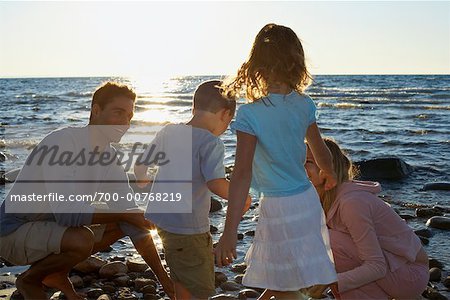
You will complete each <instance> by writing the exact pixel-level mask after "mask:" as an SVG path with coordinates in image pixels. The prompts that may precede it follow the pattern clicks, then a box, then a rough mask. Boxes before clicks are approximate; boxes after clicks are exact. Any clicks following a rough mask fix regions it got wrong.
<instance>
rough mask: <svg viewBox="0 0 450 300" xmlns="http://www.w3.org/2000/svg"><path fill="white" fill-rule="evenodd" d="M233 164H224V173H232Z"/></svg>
mask: <svg viewBox="0 0 450 300" xmlns="http://www.w3.org/2000/svg"><path fill="white" fill-rule="evenodd" d="M233 169H234V166H225V174H230V173H233Z"/></svg>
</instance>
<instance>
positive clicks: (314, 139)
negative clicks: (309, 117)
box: [306, 122, 336, 190]
mask: <svg viewBox="0 0 450 300" xmlns="http://www.w3.org/2000/svg"><path fill="white" fill-rule="evenodd" d="M306 140H307V141H308V146H309V147H310V149H311V152H312V154H313V156H314V159H315V161H316V163H317V165H318V166H319V168H320V170H321V174H320V175H321V176H322V177H324V179H325V180H326V181H325V190H330V189H332V188H333V187H334V186H335V185H336V174H335V172H334V169H333V157H332V156H331V152H330V150H329V149H328V147H327V145H325V142H324V141H323V139H322V136H321V135H320V130H319V127H318V126H317V123H316V122H314V123H312V124H311V125H309V127H308V130H307V131H306Z"/></svg>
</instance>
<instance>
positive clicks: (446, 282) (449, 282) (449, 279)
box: [442, 275, 450, 288]
mask: <svg viewBox="0 0 450 300" xmlns="http://www.w3.org/2000/svg"><path fill="white" fill-rule="evenodd" d="M442 283H443V284H444V286H445V287H446V288H450V275H449V276H447V278H445V279H444V281H443V282H442Z"/></svg>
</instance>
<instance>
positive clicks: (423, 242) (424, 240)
mask: <svg viewBox="0 0 450 300" xmlns="http://www.w3.org/2000/svg"><path fill="white" fill-rule="evenodd" d="M419 239H420V241H421V242H422V245H428V244H429V243H430V240H429V239H427V238H426V237H423V236H419Z"/></svg>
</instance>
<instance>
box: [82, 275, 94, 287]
mask: <svg viewBox="0 0 450 300" xmlns="http://www.w3.org/2000/svg"><path fill="white" fill-rule="evenodd" d="M82 278H83V282H84V284H85V285H90V284H91V283H92V282H94V281H95V277H94V276H92V275H85V276H83V277H82Z"/></svg>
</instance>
